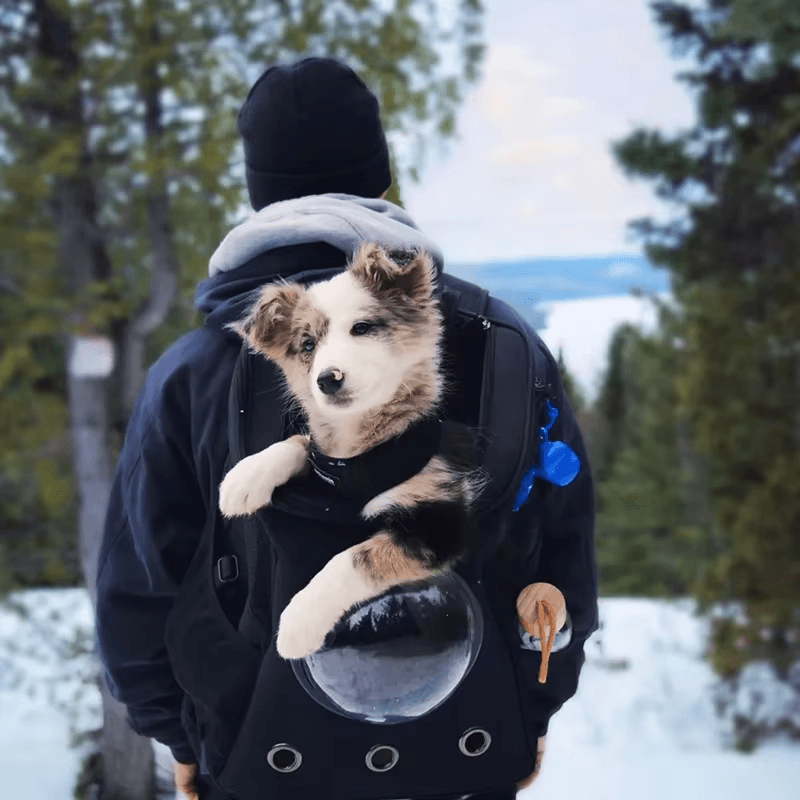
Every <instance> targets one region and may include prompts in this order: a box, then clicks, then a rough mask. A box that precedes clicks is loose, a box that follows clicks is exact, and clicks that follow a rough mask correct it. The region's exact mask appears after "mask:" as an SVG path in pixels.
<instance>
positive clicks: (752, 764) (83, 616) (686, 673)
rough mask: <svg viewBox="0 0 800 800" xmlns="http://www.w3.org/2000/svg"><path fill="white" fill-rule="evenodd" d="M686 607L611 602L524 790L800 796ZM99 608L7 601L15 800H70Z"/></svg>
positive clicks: (797, 781)
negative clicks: (748, 726)
mask: <svg viewBox="0 0 800 800" xmlns="http://www.w3.org/2000/svg"><path fill="white" fill-rule="evenodd" d="M691 609H692V605H691V603H690V602H678V603H666V602H661V601H654V600H632V599H608V600H603V601H601V619H602V622H603V628H602V630H601V631H600V632H599V633H598V634H597V635H596V636H595V637H594V638H593V640H592V641H591V642H590V643H589V644H588V646H587V664H586V667H585V668H584V671H583V674H582V677H581V687H580V690H579V692H578V694H577V696H576V697H575V698H574V699H573V700H571V701H570V702H568V703H567V704H566V705H565V706H564V708H563V709H562V710H561V711H560V712H559V714H557V715H556V717H555V718H554V719H553V721H552V723H551V726H550V735H549V737H548V754H547V758H546V759H545V763H544V769H543V771H542V774H541V776H540V778H539V780H538V781H537V782H536V783H535V784H534V785H533V786H531V787H530V788H529V789H527V790H526V791H524V792H523V793H522V794H521V798H522V800H534V798H536V797H548V798H557V799H558V800H578V799H579V798H580V800H586V799H587V798H591V800H643V799H646V800H662V799H663V800H666V798H673V797H677V798H679V800H751V798H755V797H758V798H765V800H790V798H791V799H792V800H794V798H797V797H798V796H800V746H798V745H797V744H790V743H783V744H773V745H770V746H767V747H762V748H761V749H759V750H758V751H757V752H756V753H754V754H751V755H742V754H740V753H736V752H733V751H730V750H726V749H725V747H724V742H725V740H726V730H725V725H724V724H723V723H721V722H720V721H719V720H718V719H717V718H716V716H715V714H714V708H713V701H712V687H713V684H714V678H713V675H712V673H711V671H710V669H709V667H708V666H707V665H706V664H705V663H704V662H703V660H702V651H703V647H704V642H705V638H706V626H705V623H704V622H703V621H702V620H698V619H696V618H694V617H693V616H692V613H691ZM90 633H91V610H90V607H89V602H88V598H87V596H86V594H85V593H84V592H82V591H80V590H59V591H48V590H38V591H30V592H24V593H20V594H16V595H13V596H12V597H11V598H10V600H8V601H6V602H5V603H4V604H2V605H0V775H1V776H2V784H3V789H4V791H3V795H4V796H6V797H9V798H12V797H13V798H14V800H69V798H71V797H72V787H73V782H74V780H75V776H76V774H77V769H78V763H79V760H80V746H78V747H73V746H71V742H72V741H73V740H74V739H75V735H76V734H79V733H80V732H81V731H86V730H89V729H91V728H93V727H97V726H99V723H100V715H99V693H98V691H97V688H96V687H95V686H94V685H93V684H92V681H91V655H90V652H89V648H90V645H91V637H90Z"/></svg>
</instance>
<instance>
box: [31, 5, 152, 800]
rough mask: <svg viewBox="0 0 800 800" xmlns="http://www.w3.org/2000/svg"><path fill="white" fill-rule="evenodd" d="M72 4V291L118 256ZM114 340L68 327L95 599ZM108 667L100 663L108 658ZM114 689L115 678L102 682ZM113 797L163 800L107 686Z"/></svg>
mask: <svg viewBox="0 0 800 800" xmlns="http://www.w3.org/2000/svg"><path fill="white" fill-rule="evenodd" d="M68 10H69V6H68V5H64V4H62V3H58V4H55V3H52V2H50V0H34V6H33V13H34V16H35V20H36V23H37V24H38V29H39V37H38V47H39V52H40V55H41V56H42V57H43V58H44V59H46V60H47V61H49V62H50V63H51V64H52V65H53V66H54V67H55V70H54V71H53V74H52V75H51V80H52V81H53V82H54V84H55V85H54V86H53V93H52V101H51V103H52V104H51V106H50V107H49V108H48V113H49V116H50V119H51V125H52V127H53V129H54V130H57V131H59V133H60V135H61V136H63V138H64V139H65V140H68V139H72V140H73V141H74V142H75V143H76V145H78V152H79V153H80V156H79V158H78V159H76V164H75V168H74V172H73V173H72V174H71V175H65V176H64V177H62V178H60V179H58V180H57V181H56V183H55V185H54V187H53V202H52V210H53V217H54V222H55V226H56V229H57V231H58V239H59V250H60V260H61V268H62V274H63V275H64V277H65V283H66V284H67V286H68V287H69V289H70V291H71V292H72V293H78V292H80V291H81V290H83V289H84V288H85V287H86V285H87V284H88V283H89V282H91V281H96V280H103V279H105V278H108V277H109V274H110V259H109V257H108V253H107V250H106V247H105V243H104V242H103V240H102V237H101V235H100V232H99V229H98V225H97V203H96V192H95V186H94V184H93V182H92V178H91V174H92V171H91V167H92V158H91V154H90V152H89V149H88V147H87V144H86V143H87V134H86V129H85V125H84V119H83V96H82V94H81V88H80V81H79V74H80V66H81V60H80V54H79V53H78V51H77V50H76V47H75V34H74V31H73V28H72V24H71V20H70V19H69V18H68V17H67V16H66V14H67V13H68ZM81 315H82V311H81V310H80V309H76V310H75V311H74V312H73V314H72V315H70V316H69V318H68V319H67V324H68V327H69V329H70V330H71V331H75V330H86V329H87V328H88V325H87V321H86V320H85V319H83V318H82V316H81ZM113 360H114V359H113V346H112V345H111V343H110V340H108V339H106V338H105V337H91V336H89V337H85V336H77V335H75V334H74V333H69V334H68V335H67V370H66V372H67V392H68V403H69V417H70V432H71V434H72V457H73V464H74V468H75V480H76V488H77V495H78V516H79V525H78V531H79V540H80V552H81V565H82V567H83V572H84V577H85V579H86V584H87V587H88V589H89V593H90V595H91V597H92V602H93V603H94V601H95V598H96V594H95V578H96V575H97V556H98V553H99V550H100V542H101V540H102V535H103V528H104V520H105V515H106V509H107V506H108V498H109V495H110V491H111V482H112V478H113V457H112V454H111V448H110V443H109V438H110V437H109V432H110V418H109V407H108V399H109V398H108V395H109V376H110V374H111V371H112V368H113ZM98 666H99V665H98ZM101 684H102V685H103V686H104V688H105V681H101ZM103 719H104V737H103V745H102V747H103V791H102V797H103V800H153V798H154V783H155V780H154V764H153V748H152V745H151V743H150V740H149V739H143V738H141V737H139V736H138V735H137V734H136V733H135V732H134V731H133V729H132V728H131V727H130V726H129V725H128V722H127V714H126V713H125V709H124V707H122V706H120V704H119V703H114V702H112V698H111V697H110V696H109V694H108V691H107V690H106V691H103Z"/></svg>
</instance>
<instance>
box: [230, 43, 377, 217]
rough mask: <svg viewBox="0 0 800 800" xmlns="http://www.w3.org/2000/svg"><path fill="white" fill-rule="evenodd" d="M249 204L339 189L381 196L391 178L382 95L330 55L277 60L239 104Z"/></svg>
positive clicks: (261, 206)
mask: <svg viewBox="0 0 800 800" xmlns="http://www.w3.org/2000/svg"><path fill="white" fill-rule="evenodd" d="M238 128H239V133H240V134H241V136H242V141H243V143H244V160H245V173H246V175H247V190H248V192H249V193H250V203H251V205H252V206H253V208H254V209H255V210H256V211H258V210H259V209H261V208H263V207H264V206H266V205H269V204H270V203H275V202H277V201H279V200H289V199H291V198H294V197H303V196H305V195H309V194H325V193H326V192H339V193H343V194H355V195H359V196H360V197H379V196H380V195H381V194H382V193H383V192H384V191H386V189H388V188H389V184H391V182H392V175H391V171H390V169H389V150H388V148H387V146H386V137H385V136H384V133H383V127H382V126H381V120H380V115H379V110H378V100H377V98H376V97H375V95H374V94H372V92H370V90H369V89H368V88H367V87H366V85H365V84H364V82H363V81H362V80H361V78H359V77H358V75H356V73H355V72H353V70H351V69H350V68H349V67H347V66H345V65H344V64H341V63H340V62H338V61H334V60H333V59H331V58H306V59H303V60H302V61H298V62H297V63H296V64H291V65H288V66H273V67H270V68H269V69H267V71H266V72H265V73H264V74H263V75H262V76H261V77H260V78H259V79H258V80H257V81H256V82H255V84H254V85H253V88H252V89H251V90H250V93H249V94H248V95H247V99H246V100H245V101H244V105H243V106H242V107H241V109H240V110H239V117H238Z"/></svg>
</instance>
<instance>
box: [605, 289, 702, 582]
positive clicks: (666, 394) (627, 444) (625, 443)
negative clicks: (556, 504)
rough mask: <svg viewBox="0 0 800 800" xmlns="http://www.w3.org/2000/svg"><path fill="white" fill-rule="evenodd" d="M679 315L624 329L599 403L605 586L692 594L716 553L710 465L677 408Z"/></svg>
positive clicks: (664, 311) (613, 345)
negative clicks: (706, 469) (711, 547)
mask: <svg viewBox="0 0 800 800" xmlns="http://www.w3.org/2000/svg"><path fill="white" fill-rule="evenodd" d="M676 326H677V319H676V317H675V314H674V312H673V311H672V310H671V309H670V308H669V307H667V306H665V305H663V304H662V305H661V309H660V324H659V328H658V330H657V332H655V333H653V334H648V335H645V334H643V333H642V332H641V331H640V330H639V329H637V328H635V327H633V326H631V325H623V326H620V327H619V328H618V329H617V331H616V332H615V334H614V336H613V337H612V340H611V342H610V344H609V362H608V369H607V372H606V376H605V381H604V384H603V387H602V391H601V394H600V397H599V398H598V402H597V406H596V407H597V409H598V413H599V415H601V416H600V418H601V419H602V420H603V421H604V424H603V425H602V427H601V430H602V433H603V447H602V448H601V449H600V450H599V452H600V454H601V457H602V459H603V460H602V462H601V464H600V467H601V468H600V469H598V471H597V472H598V475H599V477H598V481H597V504H598V516H597V530H598V533H597V552H598V565H599V570H600V580H601V587H602V591H603V592H604V593H611V594H645V595H649V596H652V595H663V596H679V595H684V594H687V593H688V592H689V591H690V590H691V589H692V587H693V586H694V584H695V582H696V580H697V579H698V578H699V577H700V575H701V574H702V569H703V567H704V565H706V564H707V563H708V561H709V559H710V555H709V553H708V552H707V537H708V532H707V528H708V525H709V522H710V520H709V519H708V512H707V509H706V508H705V507H704V505H703V501H704V500H705V498H706V493H705V490H704V486H703V475H702V471H701V467H702V465H701V464H700V463H699V462H698V460H697V458H696V455H695V454H694V453H693V451H692V448H691V444H690V443H689V441H688V439H687V437H686V435H685V432H684V429H683V428H684V426H683V421H682V420H681V418H680V416H679V414H678V410H677V405H678V403H677V376H678V369H679V362H680V354H681V352H680V350H679V349H678V348H677V347H676V340H675V329H676Z"/></svg>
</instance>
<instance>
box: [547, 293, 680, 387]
mask: <svg viewBox="0 0 800 800" xmlns="http://www.w3.org/2000/svg"><path fill="white" fill-rule="evenodd" d="M668 297H669V295H659V298H660V299H662V300H666V299H667V298H668ZM543 310H544V312H545V315H546V319H547V323H546V327H545V328H543V329H542V330H540V331H539V332H538V333H539V335H540V336H541V337H542V339H543V340H544V343H545V344H546V345H547V347H548V349H549V350H550V352H551V353H552V354H553V355H554V356H558V351H559V349H563V351H564V361H565V362H566V365H567V369H568V370H569V371H570V372H571V373H572V375H573V376H574V377H575V379H576V380H577V381H578V383H579V385H580V386H581V388H582V389H583V390H584V391H585V392H586V395H587V398H586V399H587V400H589V401H591V400H592V399H593V398H594V397H595V396H596V395H597V392H598V391H599V388H600V382H601V379H602V375H603V371H604V369H605V366H606V361H607V356H608V345H609V342H610V341H611V336H612V335H613V333H614V331H615V329H616V328H617V327H618V326H619V325H622V324H623V323H626V322H629V323H631V324H633V325H637V326H639V327H641V329H642V330H643V331H645V332H652V331H653V330H654V329H655V327H656V322H657V319H658V314H657V312H656V307H655V305H654V304H653V302H652V301H651V300H649V299H647V298H646V297H634V296H633V295H620V296H618V297H595V298H591V299H585V300H560V301H558V302H553V303H547V304H545V305H544V307H543Z"/></svg>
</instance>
